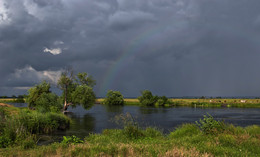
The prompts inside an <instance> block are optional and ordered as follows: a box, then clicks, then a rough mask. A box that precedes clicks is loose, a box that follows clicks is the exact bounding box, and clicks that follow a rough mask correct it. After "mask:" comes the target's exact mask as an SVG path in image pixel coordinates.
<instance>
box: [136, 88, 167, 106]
mask: <svg viewBox="0 0 260 157" xmlns="http://www.w3.org/2000/svg"><path fill="white" fill-rule="evenodd" d="M141 94H142V95H141V96H139V97H138V100H139V102H140V103H141V104H142V105H144V106H164V105H165V106H167V105H168V104H169V103H170V102H169V101H168V98H167V97H165V96H156V95H155V96H154V95H153V94H152V92H151V91H149V90H143V91H142V92H141Z"/></svg>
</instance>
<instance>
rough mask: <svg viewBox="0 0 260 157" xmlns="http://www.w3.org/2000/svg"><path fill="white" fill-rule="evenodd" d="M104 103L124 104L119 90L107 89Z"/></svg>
mask: <svg viewBox="0 0 260 157" xmlns="http://www.w3.org/2000/svg"><path fill="white" fill-rule="evenodd" d="M103 104H106V105H124V97H123V95H122V94H121V93H120V92H119V91H112V90H109V91H108V92H107V95H106V98H105V100H104V102H103Z"/></svg>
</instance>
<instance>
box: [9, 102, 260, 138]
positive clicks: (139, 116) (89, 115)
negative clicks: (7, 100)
mask: <svg viewBox="0 0 260 157" xmlns="http://www.w3.org/2000/svg"><path fill="white" fill-rule="evenodd" d="M13 105H15V106H17V107H24V106H26V104H13ZM68 111H69V113H68V114H67V116H68V117H70V118H71V119H72V121H73V123H72V125H71V127H70V129H68V130H66V131H59V132H56V133H55V134H53V135H52V136H53V138H54V139H55V140H61V139H62V136H64V135H66V136H70V135H76V136H78V137H80V138H84V137H85V136H88V135H89V133H101V132H102V130H104V129H112V128H120V126H118V125H117V124H115V122H114V121H113V119H114V117H115V116H116V115H119V114H125V113H130V114H131V115H132V116H133V117H135V118H136V120H137V121H138V123H139V124H140V125H141V126H142V127H146V126H154V127H157V128H159V129H160V130H162V131H163V132H164V133H168V132H170V131H172V130H174V129H175V128H176V127H178V126H180V125H182V124H183V123H195V121H198V120H199V119H201V118H203V115H206V114H207V113H209V114H210V115H212V116H213V117H214V118H215V119H217V120H224V121H225V122H228V123H232V124H234V125H236V126H242V127H245V126H248V125H253V124H256V125H260V109H259V108H192V107H175V108H155V107H139V106H112V107H109V106H105V105H100V104H96V105H94V106H93V107H92V108H91V109H89V110H85V109H84V108H82V107H81V106H77V107H76V108H71V107H69V108H68Z"/></svg>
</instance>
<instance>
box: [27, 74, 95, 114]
mask: <svg viewBox="0 0 260 157" xmlns="http://www.w3.org/2000/svg"><path fill="white" fill-rule="evenodd" d="M94 85H95V80H94V79H93V78H92V77H91V76H89V75H88V74H87V73H78V74H77V76H75V75H74V74H73V71H72V70H65V71H64V72H62V73H61V76H60V78H59V80H58V83H57V86H58V87H59V88H60V89H61V90H62V91H63V92H62V96H61V97H58V96H57V95H56V94H54V93H52V92H51V91H50V88H51V86H50V83H47V82H46V81H43V82H42V83H40V84H39V85H36V86H34V87H33V88H30V89H29V90H28V96H27V99H26V101H27V103H28V107H29V108H35V109H37V110H39V111H41V112H48V111H61V110H62V109H63V111H66V110H67V108H68V106H69V105H72V106H76V105H82V106H83V107H84V108H85V109H89V108H90V107H92V106H93V105H94V103H95V99H96V96H95V93H94V91H93V86H94Z"/></svg>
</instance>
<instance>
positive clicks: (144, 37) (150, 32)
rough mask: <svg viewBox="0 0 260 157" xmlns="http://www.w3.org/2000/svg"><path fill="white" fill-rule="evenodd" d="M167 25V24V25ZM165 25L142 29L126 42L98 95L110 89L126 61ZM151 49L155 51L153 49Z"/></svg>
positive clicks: (107, 73)
mask: <svg viewBox="0 0 260 157" xmlns="http://www.w3.org/2000/svg"><path fill="white" fill-rule="evenodd" d="M168 26H169V25H168ZM164 28H165V26H163V27H162V26H160V27H151V28H149V29H147V30H146V31H144V32H143V33H141V34H139V35H138V36H135V37H134V38H132V39H131V40H130V42H128V44H126V45H127V46H126V47H125V48H124V50H123V51H122V53H121V55H120V56H119V57H118V58H117V59H116V61H115V62H114V63H113V64H112V65H111V66H110V67H109V68H108V70H107V72H106V74H105V76H104V78H103V81H102V83H101V86H100V88H99V90H98V95H105V93H106V92H107V90H109V89H111V87H112V86H113V85H114V83H115V82H114V80H115V78H116V77H117V76H118V74H120V72H121V71H122V70H123V69H124V68H125V67H126V65H127V63H128V62H129V61H130V60H131V58H132V57H133V56H136V55H137V54H138V52H140V49H142V48H143V46H142V45H144V44H143V43H144V42H146V41H149V39H152V38H156V35H160V34H161V30H164ZM152 51H155V50H154V49H153V50H152Z"/></svg>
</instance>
